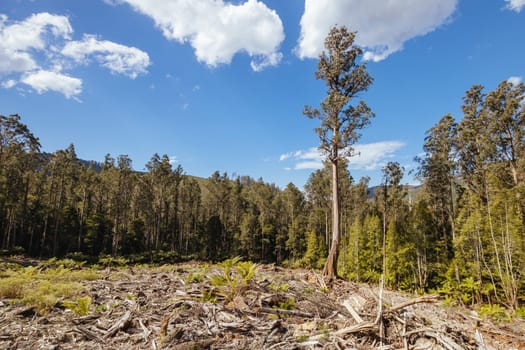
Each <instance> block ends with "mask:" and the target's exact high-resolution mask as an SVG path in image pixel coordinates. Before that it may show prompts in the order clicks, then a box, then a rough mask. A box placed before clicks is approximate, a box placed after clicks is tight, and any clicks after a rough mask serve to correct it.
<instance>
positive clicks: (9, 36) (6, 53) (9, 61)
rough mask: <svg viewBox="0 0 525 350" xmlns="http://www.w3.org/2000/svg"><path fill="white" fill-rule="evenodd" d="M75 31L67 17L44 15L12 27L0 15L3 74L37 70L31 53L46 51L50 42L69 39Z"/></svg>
mask: <svg viewBox="0 0 525 350" xmlns="http://www.w3.org/2000/svg"><path fill="white" fill-rule="evenodd" d="M72 31H73V30H72V29H71V26H70V24H69V20H68V19H67V17H65V16H57V15H52V14H49V13H47V12H43V13H38V14H34V15H32V16H30V17H28V18H27V19H25V20H23V21H20V22H14V23H10V22H8V18H7V16H5V15H2V14H0V74H1V73H4V74H7V73H11V72H25V71H28V70H31V69H35V68H37V66H38V65H37V63H36V61H35V59H34V58H33V55H32V54H31V53H30V52H39V51H40V52H42V51H45V50H46V49H47V47H48V44H49V42H52V41H53V40H55V39H57V38H58V39H67V38H69V37H70V35H71V33H72ZM46 40H47V41H46Z"/></svg>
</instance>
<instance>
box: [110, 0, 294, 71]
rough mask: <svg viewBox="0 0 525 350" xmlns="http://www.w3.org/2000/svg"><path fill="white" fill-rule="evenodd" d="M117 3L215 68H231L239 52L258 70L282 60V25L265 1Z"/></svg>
mask: <svg viewBox="0 0 525 350" xmlns="http://www.w3.org/2000/svg"><path fill="white" fill-rule="evenodd" d="M118 1H119V2H121V3H128V4H129V5H131V6H132V8H133V9H134V10H135V11H137V12H140V13H142V14H144V15H146V16H149V17H151V18H152V19H153V20H154V21H155V24H156V26H157V27H158V28H159V29H160V30H161V31H162V33H163V35H164V36H165V37H166V38H167V39H169V40H176V41H178V42H180V43H186V42H188V43H190V44H191V46H192V47H193V49H194V50H195V55H196V56H197V59H198V60H199V61H200V62H204V63H205V64H207V65H209V66H211V67H216V66H218V65H221V64H229V63H230V62H231V61H232V58H233V56H234V55H235V54H237V53H239V52H245V53H247V54H248V55H249V56H250V57H252V62H251V67H252V69H253V70H255V71H260V70H262V69H264V68H266V67H268V66H275V65H277V64H279V62H280V60H281V58H282V54H281V53H279V52H278V48H279V45H280V44H281V42H282V41H283V40H284V29H283V24H282V22H281V19H280V18H279V16H278V15H277V13H276V12H275V11H274V10H271V9H269V8H268V7H267V6H266V5H265V4H264V3H263V2H262V1H259V0H248V1H244V2H242V3H240V4H232V3H225V2H224V1H223V0H199V1H188V0H164V1H150V0H118Z"/></svg>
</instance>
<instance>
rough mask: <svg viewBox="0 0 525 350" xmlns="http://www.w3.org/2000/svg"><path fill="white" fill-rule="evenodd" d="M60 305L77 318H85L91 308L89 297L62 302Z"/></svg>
mask: <svg viewBox="0 0 525 350" xmlns="http://www.w3.org/2000/svg"><path fill="white" fill-rule="evenodd" d="M62 304H63V305H64V307H66V308H68V309H70V310H71V311H73V312H74V313H75V314H77V315H79V316H87V315H88V314H89V308H90V307H91V297H89V296H85V297H80V298H77V299H76V300H75V301H64V302H63V303H62Z"/></svg>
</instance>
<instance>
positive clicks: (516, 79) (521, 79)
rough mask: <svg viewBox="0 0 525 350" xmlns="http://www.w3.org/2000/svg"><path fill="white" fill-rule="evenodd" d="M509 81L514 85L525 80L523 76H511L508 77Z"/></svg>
mask: <svg viewBox="0 0 525 350" xmlns="http://www.w3.org/2000/svg"><path fill="white" fill-rule="evenodd" d="M507 81H508V82H509V83H511V84H512V85H519V84H520V83H521V82H523V78H522V77H510V78H508V79H507Z"/></svg>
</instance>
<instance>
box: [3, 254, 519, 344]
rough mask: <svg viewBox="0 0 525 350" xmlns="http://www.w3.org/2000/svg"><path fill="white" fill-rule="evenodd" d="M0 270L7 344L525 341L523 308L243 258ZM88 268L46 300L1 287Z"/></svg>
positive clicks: (37, 285) (7, 266) (55, 279)
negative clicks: (482, 312) (326, 280)
mask: <svg viewBox="0 0 525 350" xmlns="http://www.w3.org/2000/svg"><path fill="white" fill-rule="evenodd" d="M36 263H37V262H35V263H33V262H29V263H28V264H26V265H32V264H33V265H34V264H36ZM0 273H1V277H2V279H3V282H4V283H3V286H4V287H3V288H2V287H0V291H3V293H4V296H1V295H2V294H0V349H80V348H81V349H101V348H104V349H179V350H182V349H321V348H322V349H378V348H381V344H382V345H383V347H382V348H383V349H403V348H404V349H450V350H459V349H525V337H524V336H523V329H524V327H525V320H523V319H514V320H513V321H512V322H503V321H502V322H501V323H496V322H495V321H492V320H490V319H488V318H484V319H481V318H478V317H477V316H476V315H475V313H474V312H472V311H470V310H467V309H464V308H460V307H452V306H445V304H444V299H443V298H442V297H439V296H437V295H429V296H423V297H419V298H416V297H415V296H413V295H408V294H402V293H397V292H391V291H387V290H384V291H381V290H379V288H378V287H377V286H369V285H364V284H355V283H349V282H344V281H337V282H336V284H334V285H332V286H331V287H330V288H327V286H325V285H324V284H323V282H322V280H321V279H320V278H319V276H318V275H317V274H316V273H315V272H313V271H311V270H289V269H283V268H280V267H276V266H274V265H255V264H252V263H244V262H239V261H237V260H236V259H233V260H228V261H226V262H223V263H221V264H218V265H208V264H203V263H188V264H179V265H164V266H160V267H145V266H137V267H119V268H116V267H106V268H99V269H93V268H91V269H88V268H82V269H80V268H78V266H73V265H71V266H69V267H68V266H67V265H58V263H47V264H42V263H41V264H39V265H38V266H37V267H34V266H28V267H25V268H22V267H20V266H16V264H12V263H9V264H6V263H3V264H2V265H1V268H0ZM81 275H82V276H83V278H84V280H82V281H78V280H77V281H76V282H75V283H81V285H82V287H81V288H79V289H78V291H77V292H76V295H75V296H73V294H71V293H70V294H69V296H68V297H59V296H55V297H56V300H53V302H52V303H50V302H49V299H50V298H51V297H52V296H53V293H48V294H47V298H48V299H47V300H48V301H47V303H45V302H43V301H42V300H40V303H36V301H38V299H35V298H34V297H33V299H31V297H29V294H27V296H26V297H25V299H23V298H22V299H23V300H25V302H24V303H23V304H19V303H17V302H16V300H17V299H16V298H7V297H5V287H6V286H7V285H8V284H9V285H10V286H11V287H12V286H14V285H15V282H13V279H16V278H18V279H19V280H20V279H24V278H25V279H27V278H29V277H28V276H31V277H30V278H31V280H30V282H29V283H33V285H34V286H35V290H39V289H41V288H42V285H43V284H44V285H45V283H44V281H45V280H46V279H47V280H48V282H53V283H54V285H55V286H58V285H63V284H64V283H65V281H66V280H67V281H68V283H73V282H72V281H74V280H75V279H76V278H77V277H78V276H81ZM68 276H69V277H68ZM76 276H77V277H76ZM88 276H89V278H88ZM31 281H32V282H31ZM59 281H60V282H59ZM47 288H50V287H49V286H47ZM26 292H27V293H29V291H26ZM18 297H19V298H21V297H22V295H18ZM381 299H382V301H383V302H382V310H381V311H382V312H378V305H379V300H381ZM18 300H19V301H20V299H18ZM29 300H33V304H31V302H29ZM378 315H381V316H382V317H380V318H378ZM381 326H383V327H381ZM381 329H382V330H381ZM381 335H382V336H381Z"/></svg>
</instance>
